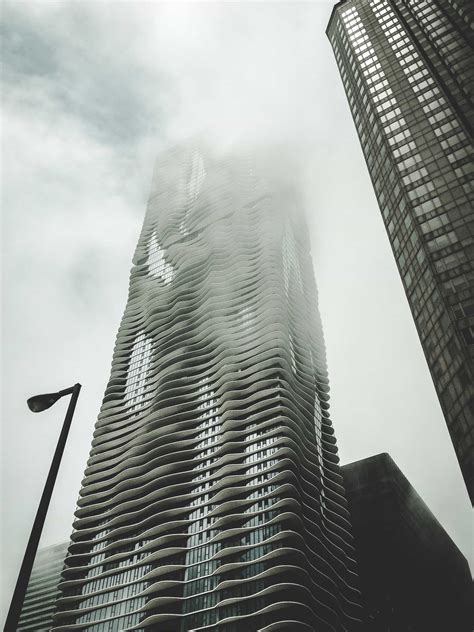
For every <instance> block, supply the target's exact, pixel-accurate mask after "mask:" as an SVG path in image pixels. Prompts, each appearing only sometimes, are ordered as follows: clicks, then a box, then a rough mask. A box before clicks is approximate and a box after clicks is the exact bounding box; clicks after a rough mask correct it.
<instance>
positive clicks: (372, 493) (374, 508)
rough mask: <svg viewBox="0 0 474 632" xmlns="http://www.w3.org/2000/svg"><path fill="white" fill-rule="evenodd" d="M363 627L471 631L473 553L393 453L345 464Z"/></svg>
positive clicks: (370, 631) (368, 631)
mask: <svg viewBox="0 0 474 632" xmlns="http://www.w3.org/2000/svg"><path fill="white" fill-rule="evenodd" d="M341 470H342V474H343V476H344V483H345V487H346V494H347V501H348V503H349V509H350V512H351V520H352V526H353V532H354V541H355V545H356V553H357V561H358V571H359V578H360V587H361V593H362V600H363V603H364V606H365V618H364V626H363V630H364V632H392V631H394V630H400V631H402V630H410V632H447V631H448V630H450V631H451V630H452V631H453V632H470V631H471V630H472V624H473V623H474V621H473V618H472V612H473V609H472V578H471V573H470V572H469V566H468V563H467V560H466V558H465V557H464V556H463V555H462V553H461V551H460V550H459V549H458V548H457V546H456V545H455V544H454V542H453V541H452V540H451V538H450V537H449V535H448V534H447V533H446V531H445V530H444V529H443V527H442V526H441V525H440V523H439V522H438V521H437V520H436V518H435V517H434V516H433V514H432V513H431V511H430V510H429V508H428V507H427V506H426V505H425V503H424V502H423V500H422V499H421V498H420V496H419V495H418V494H417V492H416V490H415V489H414V488H413V487H412V486H411V485H410V483H409V481H408V480H407V479H406V478H405V476H404V475H403V472H401V471H400V469H399V468H398V467H397V465H396V463H394V461H393V460H392V458H391V457H390V455H388V454H377V455H376V456H371V457H369V458H367V459H362V460H361V461H356V462H354V463H349V464H347V465H344V466H343V467H342V468H341Z"/></svg>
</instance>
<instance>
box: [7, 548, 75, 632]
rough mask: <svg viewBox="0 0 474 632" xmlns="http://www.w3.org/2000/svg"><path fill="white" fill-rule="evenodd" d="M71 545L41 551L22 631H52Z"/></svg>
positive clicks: (25, 608)
mask: <svg viewBox="0 0 474 632" xmlns="http://www.w3.org/2000/svg"><path fill="white" fill-rule="evenodd" d="M68 544H69V542H62V543H61V544H55V545H54V546H48V547H46V548H44V549H39V550H38V553H37V554H36V559H35V563H34V566H33V570H32V571H31V577H30V581H29V583H28V589H27V591H26V595H25V600H24V602H23V607H22V610H21V616H20V621H19V622H18V631H19V632H39V631H40V630H41V631H42V632H44V630H51V626H52V624H53V613H54V609H55V603H56V598H57V596H58V584H59V581H60V579H61V571H62V569H63V566H64V558H65V557H66V552H67V547H68Z"/></svg>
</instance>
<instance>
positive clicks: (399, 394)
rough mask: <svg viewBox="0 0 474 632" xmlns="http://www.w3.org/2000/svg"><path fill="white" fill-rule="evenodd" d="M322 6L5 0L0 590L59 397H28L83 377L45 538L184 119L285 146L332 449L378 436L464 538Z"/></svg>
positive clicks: (64, 491)
mask: <svg viewBox="0 0 474 632" xmlns="http://www.w3.org/2000/svg"><path fill="white" fill-rule="evenodd" d="M330 9H331V4H329V3H324V2H320V3H274V4H273V3H209V4H205V3H192V4H186V3H153V2H145V3H141V2H134V3H129V2H126V3H121V2H87V3H80V2H61V3H57V2H41V3H35V2H16V3H13V2H7V3H4V5H3V17H4V20H3V24H4V27H3V28H4V42H5V43H4V49H3V52H4V75H3V76H4V83H5V91H4V94H5V96H4V98H3V119H2V122H3V130H4V138H3V145H2V158H3V170H2V184H3V198H2V206H3V210H4V222H3V225H4V226H3V227H4V233H3V241H4V267H3V302H4V323H3V325H4V327H3V334H4V340H3V342H4V344H3V348H4V353H3V366H4V402H3V406H4V415H3V417H4V419H5V424H4V431H3V434H4V442H3V443H4V445H5V453H4V457H3V476H2V484H3V486H4V499H5V503H6V506H7V507H8V508H9V510H8V511H7V512H5V519H4V530H3V535H4V539H5V541H6V542H7V544H8V546H7V547H6V548H5V552H4V558H5V559H4V564H3V568H4V573H5V586H6V590H5V591H4V593H5V595H6V597H5V598H7V597H8V593H9V588H10V587H11V586H12V583H13V582H14V579H15V574H16V572H17V569H18V566H19V559H20V556H21V553H22V550H23V549H24V544H25V542H26V538H27V535H28V532H29V528H30V525H31V523H32V520H33V514H34V511H35V505H36V502H37V499H38V498H39V496H40V493H41V485H42V481H43V480H44V477H45V474H46V472H47V468H48V466H49V461H50V458H51V455H52V451H53V448H54V444H55V441H56V437H57V433H58V424H59V423H60V418H61V415H62V412H63V411H62V410H61V404H57V405H56V407H54V408H52V409H51V410H50V411H48V413H43V415H42V416H41V419H39V417H38V418H37V417H35V416H32V415H31V414H29V413H28V412H27V411H26V409H25V406H24V401H25V398H26V396H28V395H31V394H33V393H34V392H36V391H41V390H43V389H44V390H53V389H55V388H61V387H65V386H67V385H69V384H70V383H71V382H74V381H76V380H79V381H82V382H83V383H84V389H83V391H82V393H81V397H80V401H79V406H78V410H77V415H76V418H75V421H74V426H73V429H72V433H71V437H70V441H69V444H68V449H67V452H66V454H65V458H64V463H63V468H62V471H61V473H60V477H59V481H58V485H57V490H56V494H55V499H54V500H53V505H52V507H51V512H50V518H49V521H48V524H47V526H46V531H45V543H46V544H51V543H54V542H56V541H59V540H61V539H66V538H67V537H68V536H69V530H70V525H71V522H72V513H73V511H74V506H75V501H76V498H77V491H78V489H79V485H80V480H81V477H82V472H83V469H84V465H85V461H86V459H87V453H88V450H89V446H90V440H91V435H92V430H93V424H94V421H95V418H96V415H97V412H98V410H99V407H100V402H101V397H102V394H103V391H104V388H105V385H106V382H107V379H108V374H109V370H110V361H111V357H112V350H113V344H114V338H115V333H116V331H117V327H118V324H119V321H120V318H121V314H122V312H123V308H124V305H125V301H126V295H127V284H128V272H129V268H130V262H131V257H132V253H133V250H134V248H135V244H136V240H137V238H138V234H139V231H140V228H141V221H142V219H143V215H144V208H145V204H146V198H147V195H148V190H149V184H150V181H151V175H152V170H153V163H154V159H155V157H156V155H158V154H159V153H160V151H162V150H163V149H164V148H165V147H168V146H169V145H172V144H176V143H179V142H182V141H183V140H185V139H186V138H187V137H189V136H195V135H201V136H202V137H204V138H205V139H206V142H208V143H213V144H214V145H215V146H216V147H228V146H230V145H232V144H233V145H237V146H240V147H242V146H245V147H247V146H258V145H265V144H267V143H269V142H271V143H274V144H275V146H277V147H278V148H279V152H280V154H281V155H282V157H283V158H284V157H285V156H286V157H287V158H288V160H287V163H286V164H287V169H288V171H289V172H290V176H291V177H293V178H294V179H295V180H296V181H297V182H298V183H299V185H300V186H301V192H302V195H303V197H304V199H305V200H306V204H307V207H308V221H309V226H310V232H311V239H312V243H313V258H314V261H315V267H316V273H317V280H318V284H319V289H320V298H321V310H322V316H323V324H324V328H325V334H326V341H327V347H328V360H329V373H330V377H331V383H332V410H333V418H334V422H335V427H336V432H337V434H338V438H339V445H340V448H341V454H342V456H343V460H345V461H348V460H352V459H356V458H362V457H364V456H367V455H368V454H372V453H374V452H382V451H389V452H391V453H392V456H393V457H394V458H395V460H396V461H397V462H398V464H399V465H400V466H401V468H402V469H403V470H404V472H405V474H407V476H408V477H409V478H410V480H411V482H412V483H413V484H414V485H415V487H417V489H418V491H419V492H420V493H421V495H422V496H423V497H424V498H425V500H426V501H427V502H428V504H429V505H430V506H431V508H432V509H434V510H435V513H437V515H438V516H439V517H440V520H441V522H442V523H443V524H444V525H446V526H447V527H448V529H449V531H450V533H452V534H453V537H455V538H456V541H457V542H458V543H459V545H460V546H463V547H464V550H465V551H467V550H468V548H469V537H470V536H469V526H468V525H469V522H468V517H467V516H468V513H467V512H468V502H467V498H466V495H465V491H464V487H463V484H462V481H461V477H460V474H459V469H458V467H457V464H456V461H455V458H454V453H453V450H452V448H451V446H450V443H449V438H448V435H447V431H446V428H445V425H444V420H443V419H442V416H441V413H440V410H439V405H438V403H437V401H436V398H435V395H434V390H433V386H432V384H431V382H430V378H429V375H428V370H427V367H426V364H425V361H424V358H423V356H422V353H421V349H420V347H419V343H418V340H417V337H416V333H415V331H414V326H413V322H412V319H411V316H410V313H409V310H408V306H407V304H406V300H405V298H404V296H403V292H402V289H401V284H400V280H399V278H398V273H397V271H396V268H395V265H394V262H393V258H392V255H391V252H390V249H389V246H388V241H387V238H386V235H385V233H384V229H383V226H382V222H381V218H380V213H379V211H378V209H377V207H376V204H375V199H374V195H373V192H372V188H371V185H370V181H369V178H368V175H367V170H366V168H365V165H364V163H363V159H362V154H361V150H360V147H359V145H358V141H357V138H356V134H355V131H354V126H353V123H352V121H351V119H350V115H349V111H348V107H347V104H346V102H345V98H344V95H343V92H342V87H341V85H340V80H339V78H338V76H337V74H336V72H337V71H336V68H335V64H334V60H333V58H332V53H331V51H330V47H329V44H328V42H327V41H326V37H325V35H324V29H325V26H326V22H327V19H328V17H329V13H330ZM427 437H429V439H430V450H428V451H425V452H424V454H423V459H424V464H423V466H421V465H420V451H421V449H422V448H421V446H422V445H423V444H425V443H426V440H427ZM18 498H21V499H22V502H21V503H19V502H18ZM463 508H465V511H464V509H463ZM463 511H464V513H463Z"/></svg>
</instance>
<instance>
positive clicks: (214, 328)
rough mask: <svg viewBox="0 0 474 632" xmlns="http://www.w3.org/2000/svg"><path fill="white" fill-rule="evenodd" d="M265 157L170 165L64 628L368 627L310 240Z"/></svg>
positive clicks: (183, 160) (110, 392) (89, 487)
mask: <svg viewBox="0 0 474 632" xmlns="http://www.w3.org/2000/svg"><path fill="white" fill-rule="evenodd" d="M263 153H264V154H265V156H266V157H267V158H268V156H267V154H266V152H263ZM270 162H271V163H272V168H271V169H269V170H268V169H266V168H264V167H263V166H262V165H263V164H264V163H265V159H262V160H260V153H259V154H258V155H257V156H256V157H254V158H248V157H246V156H240V155H233V154H232V153H229V154H227V153H224V154H219V155H217V154H216V153H215V152H213V151H210V150H208V149H207V148H206V147H204V146H197V145H191V146H190V147H188V148H183V149H177V150H174V151H170V152H168V153H167V154H165V155H164V156H163V157H162V158H161V159H160V160H159V161H158V163H157V167H156V170H155V177H154V181H153V186H152V191H151V194H150V198H149V202H148V208H147V213H146V217H145V221H144V224H143V229H142V233H141V235H140V238H139V242H138V245H137V249H136V252H135V257H134V265H133V268H132V272H131V277H130V291H129V298H128V303H127V306H126V309H125V313H124V316H123V319H122V323H121V326H120V329H119V333H118V336H117V342H116V347H115V352H114V357H113V362H112V374H111V377H110V381H109V383H108V386H107V389H106V393H105V396H104V400H103V405H102V409H101V412H100V414H99V418H98V421H97V424H96V430H95V433H94V440H93V443H92V450H91V453H90V458H89V461H88V467H87V469H86V472H85V478H84V481H83V486H82V489H81V492H80V499H79V501H78V510H77V511H76V518H77V519H76V521H75V523H74V527H75V532H74V533H73V534H72V544H71V546H70V549H69V557H68V558H67V566H66V569H65V571H64V573H63V578H64V581H63V583H62V584H61V598H60V599H59V601H58V613H57V616H56V619H55V626H56V627H55V630H57V631H58V632H59V631H64V632H66V631H68V632H69V631H70V630H71V629H73V628H74V629H78V630H80V629H84V630H87V632H101V631H102V630H107V631H108V632H115V631H118V630H122V629H126V628H129V627H132V626H135V627H134V629H140V630H142V629H143V630H144V629H146V630H150V631H157V630H159V631H160V632H186V631H187V630H202V631H203V632H204V631H208V632H240V630H247V631H248V632H252V631H256V630H268V631H270V630H277V629H278V630H287V631H288V632H298V631H300V630H301V631H303V630H315V629H317V630H318V631H321V632H323V631H325V630H327V631H332V632H334V631H335V630H340V631H341V632H343V631H346V630H351V629H354V626H356V625H357V623H358V620H359V613H360V607H359V605H358V599H359V593H358V590H357V589H356V588H355V584H356V576H355V564H354V561H353V553H354V551H353V547H352V544H351V542H352V536H351V534H350V523H349V521H348V517H349V514H348V511H347V508H346V501H345V498H344V490H343V487H342V477H341V475H340V471H339V467H338V456H337V447H336V440H335V437H334V432H333V429H332V424H331V420H330V416H329V405H328V399H329V396H328V391H329V386H328V377H327V371H326V362H325V351H324V341H323V336H322V329H321V323H320V319H319V312H318V308H317V292H316V286H315V281H314V275H313V269H312V262H311V256H310V248H309V242H308V239H307V230H306V227H305V223H304V218H303V214H302V212H301V208H300V204H299V201H298V198H297V196H296V195H295V193H294V191H293V190H292V188H291V186H288V185H286V184H285V181H286V179H287V178H285V177H282V178H279V177H275V174H274V162H275V157H273V156H272V159H271V161H270ZM282 175H283V176H284V174H282Z"/></svg>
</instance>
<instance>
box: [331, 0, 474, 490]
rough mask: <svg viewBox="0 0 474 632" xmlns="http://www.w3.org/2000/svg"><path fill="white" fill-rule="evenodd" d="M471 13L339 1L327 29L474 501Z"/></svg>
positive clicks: (385, 0)
mask: <svg viewBox="0 0 474 632" xmlns="http://www.w3.org/2000/svg"><path fill="white" fill-rule="evenodd" d="M466 15H467V14H466V12H464V13H463V8H462V7H461V6H460V5H459V4H458V3H456V2H454V0H453V2H447V1H446V2H444V1H442V0H436V1H433V2H431V1H430V2H425V1H424V0H420V1H419V0H417V1H416V2H412V1H409V0H346V1H345V2H341V3H339V4H338V5H336V6H335V8H334V11H333V14H332V17H331V20H330V22H329V26H328V29H327V34H328V37H329V40H330V42H331V45H332V47H333V49H334V54H335V56H336V61H337V64H338V67H339V70H340V73H341V77H342V81H343V84H344V88H345V91H346V94H347V98H348V101H349V105H350V107H351V111H352V115H353V118H354V122H355V125H356V128H357V132H358V134H359V139H360V142H361V146H362V149H363V151H364V155H365V159H366V162H367V166H368V169H369V173H370V176H371V179H372V183H373V186H374V189H375V193H376V196H377V200H378V203H379V206H380V210H381V212H382V216H383V220H384V223H385V227H386V230H387V234H388V237H389V239H390V243H391V246H392V250H393V254H394V257H395V260H396V263H397V266H398V269H399V272H400V276H401V279H402V282H403V285H404V288H405V292H406V295H407V298H408V302H409V305H410V309H411V312H412V315H413V318H414V321H415V324H416V327H417V330H418V334H419V337H420V341H421V344H422V347H423V350H424V353H425V357H426V360H427V362H428V366H429V369H430V372H431V375H432V378H433V382H434V385H435V388H436V391H437V393H438V397H439V401H440V404H441V407H442V409H443V413H444V416H445V419H446V423H447V426H448V430H449V433H450V436H451V439H452V442H453V445H454V448H455V451H456V454H457V457H458V460H459V464H460V466H461V470H462V473H463V476H464V480H465V482H466V486H467V488H468V491H469V493H470V496H471V500H473V501H474V478H473V476H474V467H473V460H474V446H473V437H474V360H473V358H474V264H473V261H474V214H473V212H472V190H473V187H472V183H473V173H474V167H473V164H472V161H471V158H470V152H471V151H472V136H471V123H472V100H471V96H470V90H471V88H472V72H470V70H472V57H471V55H472V51H471V48H470V47H469V45H468V38H469V37H471V38H472V31H471V29H470V27H469V25H468V23H467V21H466V20H467V18H466ZM462 16H464V18H465V19H463V17H462ZM470 59H471V62H470V61H469V60H470Z"/></svg>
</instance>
